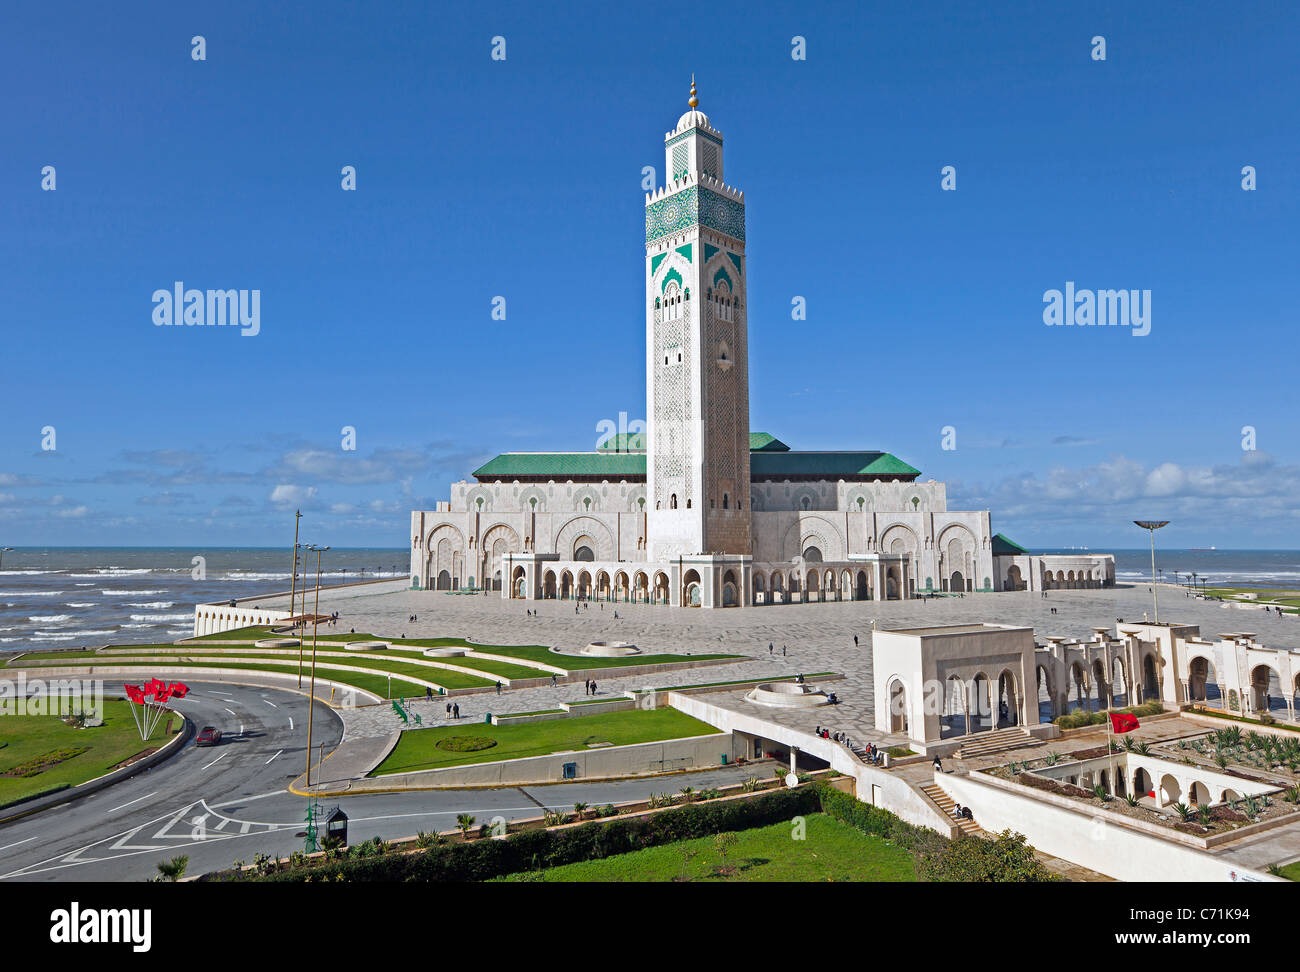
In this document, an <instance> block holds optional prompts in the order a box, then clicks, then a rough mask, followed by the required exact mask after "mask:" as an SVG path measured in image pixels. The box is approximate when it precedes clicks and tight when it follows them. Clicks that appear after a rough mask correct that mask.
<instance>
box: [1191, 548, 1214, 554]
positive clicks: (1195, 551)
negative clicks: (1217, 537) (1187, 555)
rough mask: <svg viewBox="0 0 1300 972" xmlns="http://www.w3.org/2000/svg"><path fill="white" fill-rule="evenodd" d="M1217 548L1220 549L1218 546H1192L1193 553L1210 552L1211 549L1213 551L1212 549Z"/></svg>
mask: <svg viewBox="0 0 1300 972" xmlns="http://www.w3.org/2000/svg"><path fill="white" fill-rule="evenodd" d="M1216 549H1218V548H1216V547H1192V548H1191V551H1192V553H1208V552H1209V551H1211V550H1216Z"/></svg>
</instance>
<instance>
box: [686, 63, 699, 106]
mask: <svg viewBox="0 0 1300 972" xmlns="http://www.w3.org/2000/svg"><path fill="white" fill-rule="evenodd" d="M686 103H687V104H688V105H690V106H691V107H692V108H695V107H696V106H698V105H699V103H700V99H699V98H697V97H695V72H693V71H692V72H691V97H690V99H689V100H688V101H687V102H686Z"/></svg>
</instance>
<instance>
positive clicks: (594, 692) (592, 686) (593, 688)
mask: <svg viewBox="0 0 1300 972" xmlns="http://www.w3.org/2000/svg"><path fill="white" fill-rule="evenodd" d="M591 694H592V695H595V694H596V680H595V679H594V678H593V679H592V680H591Z"/></svg>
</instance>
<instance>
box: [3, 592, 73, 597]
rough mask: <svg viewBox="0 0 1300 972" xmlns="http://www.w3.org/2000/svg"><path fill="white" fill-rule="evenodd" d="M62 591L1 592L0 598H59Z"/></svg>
mask: <svg viewBox="0 0 1300 972" xmlns="http://www.w3.org/2000/svg"><path fill="white" fill-rule="evenodd" d="M62 593H63V592H62V591H0V597H57V596H58V595H60V594H62Z"/></svg>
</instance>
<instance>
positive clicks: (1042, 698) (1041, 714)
mask: <svg viewBox="0 0 1300 972" xmlns="http://www.w3.org/2000/svg"><path fill="white" fill-rule="evenodd" d="M1034 680H1035V682H1036V684H1037V689H1038V691H1037V694H1036V698H1037V700H1038V721H1039V722H1051V721H1052V720H1053V719H1055V718H1056V717H1057V716H1058V715H1060V714H1061V713H1059V712H1057V711H1056V691H1055V688H1054V687H1053V685H1052V676H1051V673H1050V672H1048V670H1047V669H1046V668H1044V667H1043V666H1042V665H1036V666H1035V667H1034Z"/></svg>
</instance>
